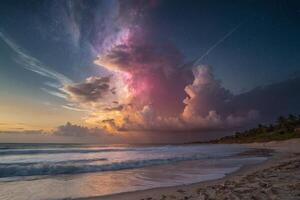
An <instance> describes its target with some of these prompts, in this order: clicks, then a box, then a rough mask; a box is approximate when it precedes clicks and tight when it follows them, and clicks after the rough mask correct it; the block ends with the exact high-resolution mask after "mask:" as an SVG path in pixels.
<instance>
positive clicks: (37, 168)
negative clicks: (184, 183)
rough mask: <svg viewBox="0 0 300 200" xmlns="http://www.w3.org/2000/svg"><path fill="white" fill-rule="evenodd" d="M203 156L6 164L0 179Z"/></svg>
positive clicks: (86, 171) (184, 159)
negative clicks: (93, 162)
mask: <svg viewBox="0 0 300 200" xmlns="http://www.w3.org/2000/svg"><path fill="white" fill-rule="evenodd" d="M207 158H208V157H204V156H203V154H201V155H200V154H197V155H193V156H189V157H184V156H183V157H171V158H165V159H150V160H129V161H124V162H115V163H110V164H80V163H79V164H78V163H72V164H71V163H70V162H69V163H67V162H66V163H61V162H57V163H34V164H29V165H23V164H24V163H22V164H4V165H0V177H1V178H4V177H14V176H36V175H58V174H78V173H88V172H101V171H116V170H123V169H134V168H141V167H147V166H154V165H163V164H171V163H176V162H180V161H189V160H199V159H207Z"/></svg>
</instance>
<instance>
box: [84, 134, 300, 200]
mask: <svg viewBox="0 0 300 200" xmlns="http://www.w3.org/2000/svg"><path fill="white" fill-rule="evenodd" d="M246 146H248V147H252V148H258V149H267V150H272V151H274V152H273V153H272V156H271V158H270V159H269V160H268V161H266V162H264V163H262V164H260V165H255V166H248V167H244V168H242V169H240V170H239V171H237V172H235V173H233V174H230V175H228V176H226V177H225V178H222V179H219V180H214V181H207V182H201V183H196V184H191V185H183V186H175V187H168V188H156V189H150V190H144V191H137V192H128V193H122V194H115V195H109V196H101V197H93V198H84V199H85V200H176V199H177V200H196V199H197V200H208V199H224V200H225V199H228V200H238V199H252V200H260V199H262V200H263V199H272V200H273V199H274V200H276V199H278V200H281V199H289V200H290V199H295V200H296V199H298V200H299V199H300V139H293V140H287V141H281V142H268V143H252V144H246ZM254 152H255V151H254ZM258 152H264V153H265V150H259V151H258ZM256 153H257V152H256Z"/></svg>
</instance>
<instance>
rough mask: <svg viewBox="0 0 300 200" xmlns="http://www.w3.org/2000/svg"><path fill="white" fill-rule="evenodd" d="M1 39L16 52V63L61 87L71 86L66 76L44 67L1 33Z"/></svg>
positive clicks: (70, 81)
mask: <svg viewBox="0 0 300 200" xmlns="http://www.w3.org/2000/svg"><path fill="white" fill-rule="evenodd" d="M0 38H1V39H2V40H3V41H4V42H5V43H6V44H7V45H8V46H9V47H10V48H11V49H12V50H13V51H14V53H15V54H16V55H17V57H16V58H15V61H16V62H17V63H19V64H21V65H22V66H23V67H24V68H25V69H27V70H29V71H32V72H34V73H37V74H39V75H41V76H44V77H47V78H49V79H52V80H55V81H57V83H59V85H60V86H63V85H65V84H71V83H72V80H71V79H69V78H68V77H66V76H65V75H63V74H61V73H59V72H56V71H54V70H52V69H51V68H49V67H48V66H46V65H44V64H43V63H42V62H41V61H39V60H38V59H37V58H35V57H33V56H31V55H29V54H28V53H27V52H26V51H25V50H24V49H22V48H21V47H20V46H19V45H17V44H16V43H15V42H14V41H13V40H12V39H11V38H9V37H8V36H7V35H5V34H3V33H2V32H0Z"/></svg>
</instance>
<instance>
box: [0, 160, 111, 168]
mask: <svg viewBox="0 0 300 200" xmlns="http://www.w3.org/2000/svg"><path fill="white" fill-rule="evenodd" d="M106 160H108V159H107V158H91V159H76V160H63V161H45V162H44V161H43V162H24V163H18V162H14V163H0V169H1V166H9V165H20V166H29V165H34V164H40V163H47V164H49V163H55V164H68V163H69V164H74V163H89V162H96V161H106Z"/></svg>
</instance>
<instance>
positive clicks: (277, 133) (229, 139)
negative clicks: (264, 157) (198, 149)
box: [210, 115, 300, 143]
mask: <svg viewBox="0 0 300 200" xmlns="http://www.w3.org/2000/svg"><path fill="white" fill-rule="evenodd" d="M292 138H300V115H299V116H298V117H297V116H294V115H289V116H287V117H283V116H280V117H278V119H277V121H276V122H275V123H274V124H269V125H262V124H259V125H258V127H256V128H252V129H249V130H246V131H244V132H236V133H235V134H234V135H231V136H226V137H222V138H220V139H217V140H213V141H210V142H212V143H251V142H268V141H277V140H287V139H292Z"/></svg>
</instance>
